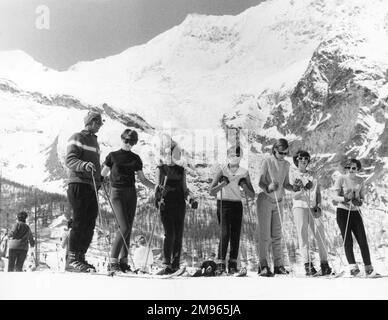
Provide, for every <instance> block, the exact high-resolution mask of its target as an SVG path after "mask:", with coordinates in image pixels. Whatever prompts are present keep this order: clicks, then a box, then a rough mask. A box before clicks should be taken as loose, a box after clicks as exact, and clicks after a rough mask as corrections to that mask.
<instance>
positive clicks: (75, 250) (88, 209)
mask: <svg viewBox="0 0 388 320" xmlns="http://www.w3.org/2000/svg"><path fill="white" fill-rule="evenodd" d="M84 123H85V128H84V130H82V131H81V132H77V133H75V134H73V135H72V136H71V137H70V139H69V141H68V145H67V153H66V166H67V168H68V189H67V197H68V199H69V202H70V205H71V207H72V209H73V228H72V229H71V231H70V236H69V248H68V249H69V254H68V258H67V260H66V267H65V270H66V271H71V272H93V271H95V267H94V266H93V265H91V264H89V263H88V262H87V261H86V260H85V254H86V251H87V250H88V248H89V245H90V243H91V241H92V238H93V232H94V227H95V224H96V219H97V215H98V204H97V198H96V191H97V190H98V189H99V187H100V185H101V167H100V148H99V145H98V142H97V136H96V133H97V132H98V130H100V128H101V126H102V124H103V122H102V118H101V114H100V113H99V112H97V111H94V110H91V111H89V112H88V114H87V115H86V117H85V118H84ZM93 177H94V179H93ZM94 183H95V184H96V188H97V190H95V185H94Z"/></svg>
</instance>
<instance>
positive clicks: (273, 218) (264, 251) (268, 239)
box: [256, 193, 283, 267]
mask: <svg viewBox="0 0 388 320" xmlns="http://www.w3.org/2000/svg"><path fill="white" fill-rule="evenodd" d="M256 205H257V217H258V222H259V232H260V234H259V239H260V243H259V259H260V265H261V266H262V267H264V266H268V252H269V249H270V245H272V252H273V258H274V264H275V266H276V267H280V266H283V257H282V222H281V216H283V202H282V200H280V201H279V202H278V204H276V200H273V199H271V198H270V197H268V196H267V195H266V194H265V193H260V194H259V195H258V197H257V203H256ZM279 210H280V212H279Z"/></svg>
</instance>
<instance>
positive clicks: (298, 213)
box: [292, 208, 327, 263]
mask: <svg viewBox="0 0 388 320" xmlns="http://www.w3.org/2000/svg"><path fill="white" fill-rule="evenodd" d="M292 211H293V214H294V221H295V224H296V230H297V232H298V242H299V249H300V251H301V255H302V259H303V262H304V263H308V262H311V261H312V256H309V253H310V248H309V238H308V236H309V227H310V231H311V233H312V235H313V236H314V238H315V239H316V241H317V244H318V252H319V259H320V260H321V262H327V249H326V245H325V242H326V240H325V233H324V231H325V230H324V227H323V224H322V222H321V220H319V219H315V218H314V217H313V216H312V214H311V213H310V209H309V208H293V210H292Z"/></svg>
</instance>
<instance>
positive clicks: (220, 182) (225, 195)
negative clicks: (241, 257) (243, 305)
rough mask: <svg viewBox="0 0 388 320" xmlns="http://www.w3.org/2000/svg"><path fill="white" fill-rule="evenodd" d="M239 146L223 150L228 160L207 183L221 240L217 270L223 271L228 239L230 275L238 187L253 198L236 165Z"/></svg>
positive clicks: (238, 212) (237, 226)
mask: <svg viewBox="0 0 388 320" xmlns="http://www.w3.org/2000/svg"><path fill="white" fill-rule="evenodd" d="M242 155H243V154H242V149H241V148H240V146H232V147H230V148H229V149H228V151H227V157H228V163H227V164H225V165H223V166H221V168H220V169H219V170H218V171H217V172H216V174H215V176H214V178H213V181H212V184H211V185H210V195H211V196H217V218H218V223H219V224H220V225H221V240H220V244H219V249H218V260H219V263H218V271H219V272H220V273H222V272H224V271H226V254H227V250H228V245H229V241H230V252H229V262H228V272H229V273H231V274H233V273H236V272H237V271H238V270H237V257H238V250H239V245H240V232H241V223H242V213H243V205H242V201H241V200H242V196H241V191H240V187H241V188H242V189H243V190H244V192H245V195H246V196H248V197H251V198H254V197H255V191H254V189H253V186H252V184H251V179H250V177H249V172H248V170H247V169H244V168H242V167H240V161H241V158H242Z"/></svg>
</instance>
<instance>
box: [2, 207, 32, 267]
mask: <svg viewBox="0 0 388 320" xmlns="http://www.w3.org/2000/svg"><path fill="white" fill-rule="evenodd" d="M27 216H28V214H27V212H25V211H21V212H19V213H18V214H17V222H16V224H15V225H14V226H13V227H12V229H11V231H10V232H9V233H8V237H9V241H8V246H9V253H8V272H13V271H17V272H22V271H23V264H24V261H25V260H26V257H27V252H28V244H30V246H31V247H34V246H35V240H34V237H33V236H32V232H31V229H30V227H29V226H28V225H27V224H26V219H27Z"/></svg>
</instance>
